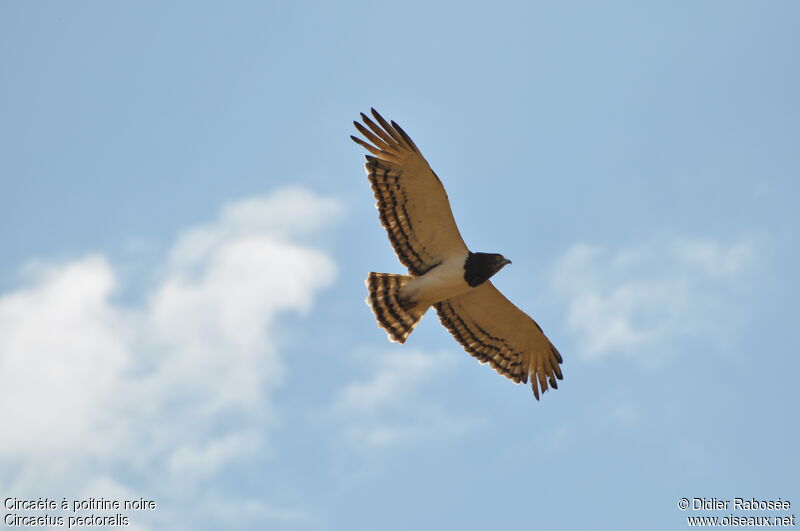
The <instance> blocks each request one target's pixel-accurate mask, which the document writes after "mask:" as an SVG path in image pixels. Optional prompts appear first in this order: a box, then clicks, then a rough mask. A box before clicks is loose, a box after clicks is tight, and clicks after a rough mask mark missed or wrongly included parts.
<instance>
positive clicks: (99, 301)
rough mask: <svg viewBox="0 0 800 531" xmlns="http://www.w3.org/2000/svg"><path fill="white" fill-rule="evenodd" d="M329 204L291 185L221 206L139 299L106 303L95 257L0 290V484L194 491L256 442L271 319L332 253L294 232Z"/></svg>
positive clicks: (330, 271)
mask: <svg viewBox="0 0 800 531" xmlns="http://www.w3.org/2000/svg"><path fill="white" fill-rule="evenodd" d="M339 210H340V207H339V205H338V204H337V203H336V202H335V201H333V200H330V199H326V198H322V197H319V196H316V195H314V194H312V193H310V192H308V191H305V190H302V189H288V190H282V191H278V192H275V193H273V194H270V195H267V196H264V197H257V198H250V199H245V200H243V201H239V202H235V203H231V204H229V205H227V206H225V207H224V208H223V210H222V212H221V214H220V216H219V217H218V218H217V219H216V220H215V221H214V222H212V223H209V224H207V225H204V226H202V227H197V228H192V229H189V230H187V231H186V232H185V233H183V234H182V235H181V236H180V237H179V238H178V239H177V241H176V242H175V244H174V245H173V247H172V250H171V252H170V255H169V258H168V259H166V260H165V262H164V265H163V270H162V275H161V279H160V280H159V281H158V282H157V284H156V285H155V286H153V287H152V288H151V289H150V290H149V292H148V293H147V294H146V296H145V297H144V298H143V302H142V303H141V304H139V305H136V306H124V305H121V304H119V303H117V302H115V299H114V293H115V289H116V288H117V287H118V286H117V283H118V282H119V279H118V275H117V273H116V271H115V268H114V266H113V265H112V264H111V263H109V261H108V259H107V258H105V257H104V256H103V255H102V254H99V253H95V254H90V255H87V256H85V257H83V258H80V259H77V260H74V261H71V262H69V263H62V264H53V265H49V266H43V265H41V264H40V265H38V266H37V267H36V268H35V269H34V273H33V274H32V275H33V276H32V278H31V279H30V282H29V283H28V285H26V286H23V287H20V288H18V289H16V290H14V291H12V292H9V293H5V294H0V404H2V405H3V415H4V423H5V424H6V426H10V427H13V428H11V429H6V430H4V435H3V437H1V438H0V469H2V470H4V471H5V472H7V473H4V474H3V475H2V479H0V487H2V490H3V491H4V492H6V493H10V494H11V495H15V496H22V495H26V494H27V495H32V496H40V495H42V494H43V493H44V492H49V491H50V490H49V489H53V488H55V489H61V490H59V492H60V493H63V492H64V489H66V488H69V489H71V491H72V492H81V491H83V490H84V489H86V488H90V487H91V486H92V485H95V486H96V485H108V484H113V485H117V486H118V490H121V491H124V490H125V489H127V488H128V486H127V485H126V483H125V480H124V479H123V478H124V477H126V476H136V477H138V478H140V481H142V482H144V484H146V486H147V488H148V490H149V492H150V493H151V495H152V493H153V492H157V493H160V494H161V495H162V496H165V497H175V496H176V495H175V493H176V492H181V491H182V490H184V489H186V490H187V495H189V496H192V495H196V494H197V493H196V492H194V494H191V492H192V491H195V490H196V489H193V488H189V486H190V485H193V484H194V482H195V480H197V479H198V478H203V477H209V476H212V475H213V474H215V473H216V472H218V471H219V470H221V469H223V468H224V467H225V466H226V465H227V464H228V463H231V462H234V461H236V460H237V459H242V458H243V456H244V457H246V456H247V455H250V454H252V453H253V452H256V451H258V450H259V449H261V448H263V446H264V444H265V443H266V442H268V441H265V440H264V433H266V430H264V429H263V428H265V427H268V426H269V423H270V420H271V415H270V411H271V394H270V391H271V390H272V389H274V388H276V387H277V386H279V385H280V384H281V382H282V380H283V378H284V365H283V362H282V359H281V356H280V353H279V352H278V350H277V346H276V344H275V343H274V341H273V340H272V337H273V333H272V329H273V326H274V321H275V317H276V316H278V315H280V314H283V313H286V312H294V313H300V314H302V313H304V312H308V311H309V310H310V308H311V306H312V304H313V301H314V298H315V296H316V295H317V294H318V293H319V291H320V290H321V289H323V288H325V287H326V286H328V285H330V284H331V282H332V281H333V278H334V276H335V271H336V268H335V265H334V263H333V261H332V260H331V258H330V257H329V256H327V254H326V253H324V252H323V251H321V250H319V249H317V248H315V247H314V246H312V245H310V244H308V243H303V239H304V238H306V237H307V236H312V235H313V234H314V233H315V232H317V231H319V230H320V229H322V228H323V227H324V226H325V225H326V224H328V223H330V222H331V221H332V220H334V219H335V218H336V216H337V215H338V212H339ZM88 471H91V473H89V472H88ZM170 486H178V487H180V488H176V489H171V488H170ZM179 498H180V495H177V498H176V500H175V502H176V503H182V502H185V503H190V504H191V503H192V500H190V499H186V500H182V502H181V500H180V499H179ZM216 501H217V502H219V500H216ZM262 509H264V508H263V507H262V508H261V509H259V510H258V511H256V513H258V512H259V511H262ZM264 510H265V509H264ZM268 512H269V511H268ZM273 512H274V511H273ZM193 514H196V513H193ZM162 516H163V514H162ZM164 527H165V526H164V525H159V528H164ZM167 527H169V526H168V525H167ZM193 527H194V526H193Z"/></svg>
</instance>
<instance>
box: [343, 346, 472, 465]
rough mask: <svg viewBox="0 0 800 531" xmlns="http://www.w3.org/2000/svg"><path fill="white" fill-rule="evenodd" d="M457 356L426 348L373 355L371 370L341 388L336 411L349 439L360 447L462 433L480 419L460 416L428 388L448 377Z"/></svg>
mask: <svg viewBox="0 0 800 531" xmlns="http://www.w3.org/2000/svg"><path fill="white" fill-rule="evenodd" d="M451 362H452V359H451V358H450V357H449V356H447V355H446V354H429V353H425V352H422V351H420V350H404V351H403V352H399V353H398V352H394V353H389V352H385V353H382V354H380V355H375V354H373V355H371V356H370V364H371V367H370V375H369V376H367V377H366V378H364V379H363V380H356V381H354V382H351V383H349V384H347V385H345V386H344V387H343V388H342V389H340V390H339V392H338V394H337V396H336V398H335V400H334V402H333V405H332V407H331V409H330V416H331V418H333V419H334V420H335V421H336V422H337V423H338V424H339V427H340V430H341V434H342V436H343V438H344V440H345V441H346V442H347V443H348V444H350V445H352V446H354V447H357V448H370V449H382V448H387V447H391V446H394V445H399V444H414V443H418V442H421V441H426V440H431V439H438V438H442V437H447V436H451V435H457V434H459V433H462V432H463V431H465V430H467V429H469V428H470V427H471V426H472V425H474V423H475V420H474V419H468V418H456V417H454V416H452V415H450V414H448V413H447V412H446V411H445V410H444V408H443V407H442V406H441V405H440V404H438V403H437V402H436V401H435V400H433V399H431V398H430V396H428V395H426V393H425V390H426V387H427V385H428V384H435V383H436V382H438V381H440V380H441V379H443V378H445V376H446V373H447V370H448V368H449V367H450V364H451Z"/></svg>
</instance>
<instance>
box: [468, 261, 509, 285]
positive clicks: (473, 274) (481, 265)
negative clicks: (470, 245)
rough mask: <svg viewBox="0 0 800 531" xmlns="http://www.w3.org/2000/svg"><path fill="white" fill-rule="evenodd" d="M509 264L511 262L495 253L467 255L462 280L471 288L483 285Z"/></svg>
mask: <svg viewBox="0 0 800 531" xmlns="http://www.w3.org/2000/svg"><path fill="white" fill-rule="evenodd" d="M510 263H511V260H509V259H508V258H506V257H505V256H503V255H502V254H497V253H469V257H468V258H467V262H466V263H465V264H464V279H465V280H466V281H467V283H468V284H469V285H470V286H472V287H475V286H478V285H480V284H483V283H484V282H486V281H487V280H489V279H490V278H492V276H493V275H494V274H495V273H497V272H498V271H500V270H501V269H503V268H504V267H505V266H507V265H508V264H510Z"/></svg>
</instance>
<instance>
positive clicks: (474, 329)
mask: <svg viewBox="0 0 800 531" xmlns="http://www.w3.org/2000/svg"><path fill="white" fill-rule="evenodd" d="M434 306H435V307H436V311H437V312H438V313H439V320H440V321H441V322H442V324H443V325H444V326H445V327H447V329H448V330H450V333H451V334H453V337H455V338H456V339H457V340H458V342H459V343H461V344H462V345H463V346H464V348H465V349H466V351H467V352H469V353H470V354H472V355H473V356H474V357H476V358H477V359H478V361H480V362H481V363H489V364H490V365H491V366H492V368H493V369H494V370H496V371H497V372H499V373H500V374H502V375H503V376H505V377H506V378H510V379H511V380H514V382H515V383H520V382H522V383H527V382H528V378H529V377H530V380H531V387H532V388H533V394H534V395H535V396H536V400H539V389H541V391H542V392H545V391H547V385H548V382H549V384H550V387H552V388H553V389H558V385H557V384H556V379H558V380H561V379H562V378H563V375H562V374H561V367H560V366H559V364H560V363H561V362H562V359H561V354H559V353H558V350H556V347H554V346H553V344H552V343H550V340H548V339H547V337H545V335H544V333H543V332H542V329H541V328H539V325H538V324H536V321H534V320H533V319H531V318H530V317H529V316H528V314H526V313H525V312H523V311H522V310H520V309H519V308H517V307H516V306H514V304H513V303H512V302H511V301H509V300H508V299H506V298H505V297H504V296H503V294H502V293H500V292H499V291H498V290H497V288H495V287H494V285H492V283H491V282H489V281H486V282H484V283H483V284H481V285H480V286H478V287H477V288H475V289H473V290H470V291H468V292H466V293H464V294H463V295H459V296H457V297H453V298H452V299H447V300H444V301H442V302H439V303H436V304H435V305H434Z"/></svg>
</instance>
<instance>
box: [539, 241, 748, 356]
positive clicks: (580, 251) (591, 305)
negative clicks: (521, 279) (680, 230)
mask: <svg viewBox="0 0 800 531" xmlns="http://www.w3.org/2000/svg"><path fill="white" fill-rule="evenodd" d="M754 260H755V247H754V243H753V242H752V241H751V240H747V239H743V240H741V241H737V242H733V243H730V244H723V243H720V242H716V241H712V240H689V239H675V240H671V241H666V242H648V243H643V244H640V245H635V246H632V247H629V248H623V249H609V248H606V247H601V246H594V245H587V244H577V245H574V246H573V247H571V248H570V249H568V250H567V252H566V253H565V254H564V255H563V256H562V257H561V258H560V259H559V260H558V261H557V262H556V264H555V267H554V268H553V274H552V287H553V289H554V291H555V293H556V294H557V295H558V296H559V297H560V298H561V299H562V300H563V301H564V302H565V304H566V306H567V323H566V324H567V327H568V328H569V329H570V330H571V331H572V332H573V333H575V334H576V336H577V337H578V339H579V347H580V352H582V353H583V354H584V355H585V356H586V357H589V358H598V357H603V356H607V355H612V354H626V355H631V356H637V357H640V358H642V357H645V356H644V355H643V354H642V353H643V352H654V351H662V352H663V351H664V350H665V349H664V345H667V346H668V345H669V344H670V339H671V338H675V337H683V336H688V335H693V334H698V333H708V332H715V331H717V330H719V329H720V327H721V326H723V327H724V325H723V323H724V322H725V319H726V316H727V311H726V308H727V307H729V305H730V303H731V302H732V300H733V299H734V297H735V293H736V283H737V282H741V279H742V278H743V277H744V276H745V275H746V273H747V271H748V269H749V268H750V267H751V266H752V264H753V261H754Z"/></svg>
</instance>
